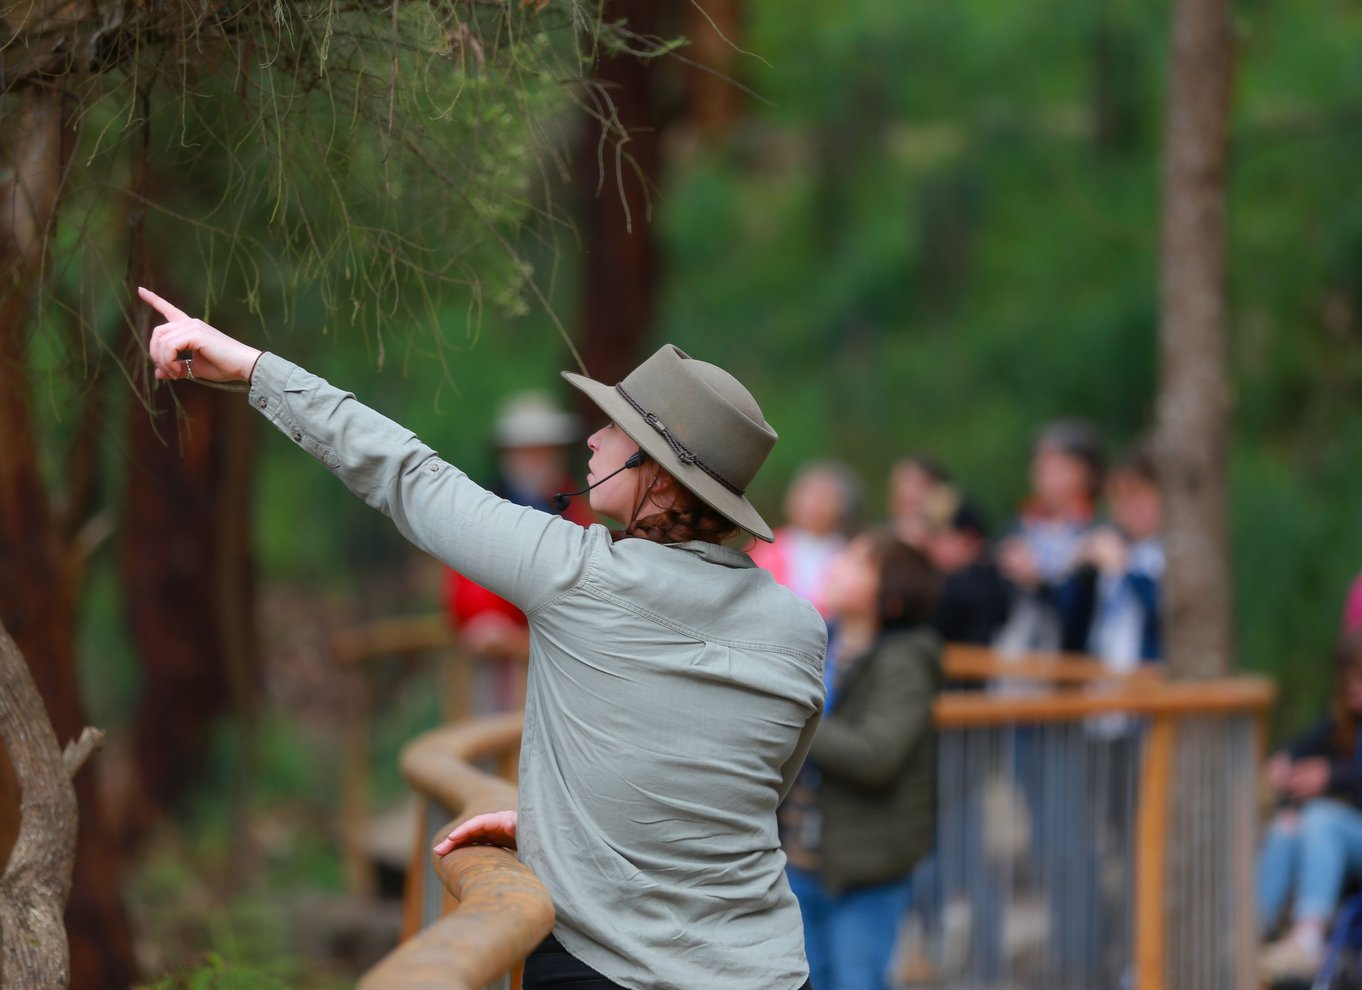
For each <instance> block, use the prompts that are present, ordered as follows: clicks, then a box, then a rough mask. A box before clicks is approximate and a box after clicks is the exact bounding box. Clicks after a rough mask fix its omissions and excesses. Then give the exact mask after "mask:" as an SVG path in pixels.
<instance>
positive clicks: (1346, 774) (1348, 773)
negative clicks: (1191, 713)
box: [1258, 630, 1362, 982]
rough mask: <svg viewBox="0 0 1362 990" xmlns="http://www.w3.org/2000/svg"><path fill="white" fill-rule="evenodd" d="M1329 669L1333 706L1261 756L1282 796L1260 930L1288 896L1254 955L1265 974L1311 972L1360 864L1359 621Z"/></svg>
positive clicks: (1264, 874)
mask: <svg viewBox="0 0 1362 990" xmlns="http://www.w3.org/2000/svg"><path fill="white" fill-rule="evenodd" d="M1335 678H1336V687H1335V691H1334V697H1333V701H1332V703H1331V705H1330V712H1329V716H1328V717H1327V718H1326V719H1325V720H1324V721H1323V722H1321V723H1319V724H1318V725H1317V726H1315V727H1314V728H1313V729H1312V730H1311V731H1310V732H1308V733H1306V734H1305V735H1304V736H1302V737H1301V738H1300V739H1298V740H1296V741H1295V742H1294V743H1292V744H1291V745H1289V746H1287V747H1285V748H1284V749H1282V750H1280V751H1278V752H1277V753H1275V754H1274V755H1273V756H1272V758H1271V759H1270V760H1268V763H1267V769H1266V773H1265V777H1266V779H1267V784H1268V786H1269V787H1270V788H1271V789H1272V791H1273V792H1274V793H1275V794H1276V795H1277V796H1278V799H1279V802H1280V804H1279V808H1278V811H1277V812H1276V814H1275V815H1274V816H1273V818H1272V821H1271V822H1270V823H1269V825H1268V829H1267V835H1266V838H1265V840H1264V844H1263V849H1262V852H1261V854H1260V856H1259V860H1258V920H1259V924H1260V926H1261V930H1262V933H1263V935H1264V937H1267V936H1269V935H1271V934H1272V933H1273V932H1274V930H1275V929H1276V927H1277V925H1278V923H1279V921H1280V920H1281V915H1282V913H1283V912H1284V910H1285V909H1286V907H1287V905H1288V902H1291V901H1292V900H1293V899H1294V903H1293V904H1292V906H1291V916H1290V925H1289V926H1288V928H1287V930H1286V932H1285V933H1284V934H1283V935H1282V936H1281V937H1280V938H1279V939H1277V940H1276V941H1275V942H1272V943H1271V944H1269V945H1268V946H1267V947H1266V948H1265V949H1264V951H1263V954H1262V956H1261V958H1260V960H1259V962H1260V966H1259V970H1260V975H1261V976H1262V977H1263V979H1265V980H1268V981H1271V982H1285V981H1287V980H1291V979H1303V980H1305V981H1307V982H1308V981H1309V980H1310V978H1311V977H1313V976H1314V974H1315V971H1316V970H1317V969H1319V967H1320V964H1321V963H1322V962H1323V959H1324V940H1325V934H1326V929H1327V927H1328V924H1329V921H1330V918H1331V917H1332V916H1333V914H1334V911H1335V910H1336V909H1337V907H1338V903H1339V899H1340V896H1341V894H1342V890H1343V884H1344V882H1345V880H1347V879H1348V878H1349V877H1350V876H1353V877H1356V876H1358V875H1359V874H1362V732H1359V728H1360V727H1362V726H1360V725H1359V723H1360V722H1362V630H1354V631H1352V632H1350V633H1345V634H1344V635H1343V637H1342V638H1341V639H1340V641H1339V645H1338V648H1337V652H1336V654H1335Z"/></svg>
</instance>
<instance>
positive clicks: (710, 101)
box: [683, 0, 744, 141]
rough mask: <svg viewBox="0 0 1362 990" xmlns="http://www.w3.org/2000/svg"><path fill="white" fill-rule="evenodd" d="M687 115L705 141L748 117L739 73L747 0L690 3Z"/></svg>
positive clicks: (687, 11) (686, 14)
mask: <svg viewBox="0 0 1362 990" xmlns="http://www.w3.org/2000/svg"><path fill="white" fill-rule="evenodd" d="M683 17H684V19H685V33H686V37H688V38H689V39H690V42H691V44H690V48H689V49H687V50H686V52H685V54H686V55H687V56H689V57H690V59H691V60H692V61H694V62H695V63H696V64H694V65H689V66H687V67H686V119H687V121H688V123H690V124H691V125H692V126H694V127H695V128H696V130H697V131H699V134H700V137H701V139H702V140H704V141H714V140H717V139H719V138H721V137H723V136H724V135H725V134H727V133H728V132H729V131H730V130H732V129H733V126H734V125H735V124H737V122H738V121H739V120H740V119H741V118H742V114H743V102H744V100H743V91H742V90H741V89H739V88H738V86H737V80H736V79H735V75H736V73H737V67H738V55H739V52H738V43H739V39H740V38H741V36H742V0H703V2H697V3H694V4H691V5H688V6H686V7H685V9H684V11H683Z"/></svg>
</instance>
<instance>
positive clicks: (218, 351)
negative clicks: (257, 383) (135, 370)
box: [137, 287, 260, 382]
mask: <svg viewBox="0 0 1362 990" xmlns="http://www.w3.org/2000/svg"><path fill="white" fill-rule="evenodd" d="M137 294H138V295H139V296H141V297H142V301H143V302H145V303H146V304H147V305H148V306H150V307H151V308H152V309H154V310H156V312H158V313H160V314H161V316H162V318H163V319H164V320H165V321H166V322H164V323H162V324H160V325H159V326H157V327H156V328H155V329H154V330H152V332H151V343H150V344H148V346H147V351H148V353H150V355H151V360H152V361H153V362H154V363H155V365H156V377H157V378H169V379H176V378H190V377H193V378H204V379H207V380H208V381H210V382H231V381H249V380H250V377H251V369H252V368H254V367H255V362H256V359H257V358H259V357H260V349H259V348H256V347H251V346H250V345H249V344H243V343H242V342H241V341H239V340H233V339H232V338H231V337H229V336H227V335H226V334H225V333H223V332H222V331H220V330H215V329H213V328H212V327H210V326H209V325H208V324H207V323H204V322H203V321H202V320H196V319H194V318H193V317H192V316H190V315H189V314H188V313H186V312H184V311H183V310H181V309H178V308H176V307H175V306H172V305H171V304H170V303H168V302H166V301H165V300H164V299H162V298H161V297H160V296H158V295H157V294H156V293H154V292H152V291H151V290H150V289H143V288H140V287H139V288H138V290H137ZM184 351H193V352H194V356H193V358H192V361H193V369H192V371H193V374H192V375H191V374H190V370H191V369H190V368H189V366H188V365H187V364H186V362H185V361H183V360H181V359H180V356H179V355H180V354H181V353H182V352H184Z"/></svg>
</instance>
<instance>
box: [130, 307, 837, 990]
mask: <svg viewBox="0 0 1362 990" xmlns="http://www.w3.org/2000/svg"><path fill="white" fill-rule="evenodd" d="M142 297H143V298H144V299H145V300H146V301H147V302H148V303H149V304H150V305H152V306H153V307H155V308H156V309H157V310H158V311H159V312H160V313H161V314H162V316H163V317H164V318H165V319H166V322H165V323H164V324H162V325H160V326H158V327H156V329H155V330H154V332H153V334H152V337H151V342H150V347H149V350H150V353H151V357H152V360H153V361H155V363H156V375H157V377H158V378H165V379H181V378H187V377H190V376H191V374H192V376H194V377H197V378H202V379H207V380H210V381H233V380H245V381H248V382H249V383H250V385H249V401H250V403H251V405H252V406H253V407H254V408H255V409H256V410H257V411H259V412H260V413H261V414H262V415H264V416H265V417H267V418H268V419H269V420H270V421H271V422H272V423H274V424H275V426H277V427H278V428H279V429H280V430H281V431H282V432H283V433H284V434H285V435H286V436H288V437H289V438H290V439H291V440H292V441H293V442H294V443H296V444H298V445H299V446H301V447H303V449H304V450H306V451H307V452H308V453H310V454H311V455H312V456H313V457H314V458H316V459H317V460H319V461H320V462H321V463H322V464H323V465H325V466H326V467H327V468H328V469H329V470H330V471H331V472H332V473H333V474H335V475H336V476H337V477H338V478H340V479H341V481H343V482H344V483H345V484H346V485H347V486H348V487H349V488H350V490H351V491H353V492H355V494H357V495H359V496H360V497H361V498H363V499H364V501H365V502H367V503H368V504H369V505H371V506H373V507H374V508H376V509H379V510H380V511H382V512H383V513H385V514H386V515H388V516H390V517H391V518H392V520H393V522H394V524H396V526H397V527H398V529H399V530H400V531H401V532H402V534H403V535H404V536H406V537H407V538H408V539H409V540H411V541H412V542H413V543H415V544H416V545H417V546H418V547H420V548H421V549H423V550H425V551H427V552H428V553H430V554H432V555H433V556H435V557H437V558H439V559H440V560H442V561H444V562H445V563H446V564H449V565H450V566H452V567H454V568H456V569H458V570H460V571H462V572H463V573H465V574H467V575H468V576H469V577H470V578H472V579H473V580H475V581H477V582H478V583H479V584H482V585H484V586H486V587H488V588H490V589H491V590H493V591H495V592H496V593H497V594H499V595H501V596H502V597H504V598H506V599H507V600H509V601H511V602H513V603H515V604H516V605H517V606H518V607H520V608H521V609H522V610H524V612H525V613H526V615H527V616H528V618H529V621H530V673H529V684H528V690H527V694H526V702H525V729H524V735H523V738H522V742H521V766H520V801H519V808H518V809H517V810H516V811H511V810H509V809H508V810H507V811H506V812H505V813H503V814H500V815H492V816H484V817H482V818H479V819H474V820H473V821H471V822H469V823H466V824H465V825H464V826H463V827H461V828H460V829H459V830H456V832H455V833H452V834H451V836H450V837H449V838H446V839H444V840H442V841H441V842H440V844H439V845H437V847H436V853H437V854H440V855H443V854H444V853H445V852H447V851H448V850H449V849H451V848H453V847H454V846H455V845H457V844H460V843H462V842H465V841H494V842H500V843H503V844H507V845H515V846H517V847H518V849H519V853H520V857H521V859H522V860H523V861H524V862H525V863H526V864H527V865H529V866H530V867H531V868H532V869H533V870H534V872H535V874H536V875H537V876H538V877H539V879H540V880H541V881H543V883H544V885H545V886H546V887H547V888H548V891H549V893H550V895H551V896H552V898H553V904H554V908H555V909H556V912H557V924H556V926H555V928H554V932H553V935H552V936H551V937H550V938H549V939H548V940H547V941H546V942H545V943H544V944H543V945H541V946H540V947H539V948H538V949H537V950H536V951H535V952H534V954H533V955H532V956H531V957H530V958H529V959H528V960H527V962H526V967H525V981H524V985H525V987H527V988H542V987H553V986H569V985H570V986H572V987H574V988H576V990H592V988H610V987H626V988H629V990H654V988H657V990H661V988H694V990H702V988H703V990H751V988H754V987H760V988H762V990H798V988H801V987H804V986H806V985H807V979H808V966H807V964H806V962H805V959H804V948H803V935H802V929H801V923H800V915H799V908H798V905H797V904H796V902H795V899H794V896H793V895H792V894H791V892H790V888H789V884H788V882H787V881H786V878H785V873H784V869H783V868H784V857H783V855H782V853H781V852H780V842H779V838H778V835H777V830H776V814H775V813H776V807H777V805H778V804H779V803H780V801H781V799H782V798H783V797H784V795H785V794H786V793H787V792H788V790H789V788H790V785H791V783H792V782H793V780H794V777H795V775H796V773H797V772H798V770H799V767H800V765H801V764H802V762H803V759H804V756H805V754H806V753H807V751H808V747H809V743H810V741H811V740H812V738H813V733H814V730H815V728H816V726H817V723H818V718H819V714H820V712H821V711H822V705H823V693H824V689H823V677H822V665H823V654H824V651H825V648H826V640H827V637H826V628H825V626H824V623H823V621H822V619H821V618H820V617H819V615H818V613H817V612H816V611H815V610H814V608H813V607H812V606H811V605H809V604H808V603H807V602H804V601H802V600H801V599H799V598H797V597H796V596H795V595H794V594H793V593H792V592H790V591H788V590H787V589H785V588H783V587H781V586H780V585H777V584H776V583H775V581H773V580H772V579H771V576H770V575H769V574H767V573H766V572H765V571H762V570H759V569H757V568H755V567H754V566H753V564H752V561H751V559H750V558H749V557H748V556H747V555H746V554H745V553H743V552H742V551H741V550H737V549H734V548H732V547H728V546H725V545H724V544H723V541H724V540H726V539H727V538H729V537H730V536H733V535H736V534H737V533H738V532H739V531H746V532H747V533H750V534H752V535H753V536H756V537H759V538H761V539H767V540H769V539H770V537H771V531H770V528H769V527H768V526H767V525H766V523H765V522H764V521H763V520H762V518H761V516H760V514H759V513H758V512H757V511H756V509H755V508H753V506H752V505H751V503H750V502H749V501H748V499H747V496H746V494H745V492H746V490H747V487H748V485H749V484H750V482H751V481H752V478H753V476H754V475H755V474H756V472H757V469H758V468H759V467H760V466H761V463H762V461H763V460H764V459H765V458H766V455H767V453H768V452H769V451H770V449H771V446H772V445H773V444H774V443H775V440H776V434H775V432H774V431H773V430H772V429H771V428H770V426H769V425H767V423H766V421H765V419H764V418H763V417H762V414H761V410H760V408H759V407H758V406H757V403H756V402H755V400H753V398H752V396H751V395H750V394H749V393H748V391H747V389H745V388H743V386H742V385H741V384H740V383H739V382H738V381H737V380H736V379H735V378H733V376H731V375H729V374H728V373H726V372H724V371H723V370H721V369H719V368H717V367H715V366H714V365H711V364H706V363H705V362H702V361H695V360H692V359H691V358H689V357H688V356H687V355H686V354H685V353H683V352H682V351H680V350H678V349H677V348H675V347H664V348H662V349H661V350H659V351H658V352H657V353H656V354H654V355H653V356H652V357H650V358H649V359H648V360H646V361H645V362H643V364H641V365H640V366H639V367H638V368H636V369H635V370H634V371H633V372H631V373H630V374H629V375H628V376H627V377H626V378H625V379H624V381H622V382H620V383H619V384H618V385H615V386H607V385H603V384H601V383H599V382H595V381H592V380H591V379H589V378H585V377H582V376H578V375H568V376H567V377H568V380H569V381H570V382H571V383H572V384H573V385H574V386H575V387H577V388H579V389H581V390H582V391H583V392H584V393H586V394H587V395H588V396H590V397H591V399H592V400H593V401H594V402H595V403H596V404H597V405H598V406H599V407H600V408H601V410H602V411H603V412H604V413H605V414H606V416H608V417H609V419H610V424H609V425H607V426H606V427H604V428H603V429H601V430H598V431H597V432H596V433H594V434H592V435H591V437H590V438H589V439H588V441H587V444H588V446H589V447H590V449H591V459H590V474H589V476H588V478H587V480H588V483H590V484H592V485H593V486H594V487H592V489H591V492H590V497H591V505H592V508H594V509H595V510H596V511H597V512H599V513H601V514H603V515H606V516H610V517H611V518H614V519H617V520H619V521H620V522H621V523H623V527H622V529H620V530H618V531H616V532H613V533H612V532H611V531H609V530H607V529H606V528H605V527H604V526H600V525H597V526H592V527H590V528H588V529H583V528H581V527H580V526H576V525H573V524H572V523H570V522H567V521H565V520H563V519H561V518H559V517H557V516H554V515H551V514H549V513H545V512H540V511H537V510H534V509H530V508H526V507H524V506H516V505H513V504H511V503H509V502H506V501H504V500H501V499H499V498H497V497H496V496H495V495H493V494H491V493H490V492H487V491H486V490H484V489H482V488H480V487H479V486H477V485H476V484H474V483H473V482H472V481H471V480H469V478H468V477H467V476H466V475H465V474H464V473H463V472H462V471H460V470H458V469H457V468H455V467H454V466H453V465H451V464H449V463H448V462H447V461H444V460H442V459H441V458H440V457H439V456H438V455H437V454H436V452H435V451H434V450H433V449H431V448H430V447H428V446H426V445H425V444H423V443H422V442H421V441H420V440H418V439H417V438H416V437H414V436H413V435H412V434H411V432H410V431H408V430H405V429H403V428H402V427H401V426H399V425H398V424H397V423H394V422H392V421H391V420H388V419H386V418H384V417H383V416H381V415H380V414H378V413H376V412H374V411H373V410H371V409H368V408H367V407H365V406H364V405H362V404H361V403H359V402H357V401H356V400H355V398H354V396H353V395H351V394H349V393H347V392H344V391H342V390H340V389H337V388H334V387H333V386H331V385H329V384H327V383H326V382H325V381H323V380H322V379H320V378H317V377H316V376H314V375H311V374H308V373H307V372H306V371H304V370H303V369H301V368H299V367H297V366H296V365H293V364H291V363H289V362H288V361H286V360H284V359H283V358H280V357H278V356H276V355H273V354H262V353H261V352H260V351H258V350H257V349H255V348H253V347H250V346H248V345H246V344H243V343H241V342H239V341H236V340H233V339H231V338H230V337H227V336H226V335H224V334H222V333H220V332H218V331H217V330H214V329H213V328H212V327H210V326H208V325H206V324H204V323H203V322H201V321H199V320H195V319H192V318H191V317H189V316H188V315H186V314H185V313H183V312H181V311H180V310H178V309H176V308H175V307H174V306H172V305H171V304H169V303H167V302H165V301H164V300H162V299H160V298H159V297H157V296H155V295H154V294H152V293H150V292H148V291H146V290H142ZM187 352H192V357H191V358H190V360H191V361H192V366H191V365H189V364H188V363H187V362H186V361H184V360H181V355H183V354H186V353H187Z"/></svg>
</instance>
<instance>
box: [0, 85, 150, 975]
mask: <svg viewBox="0 0 1362 990" xmlns="http://www.w3.org/2000/svg"><path fill="white" fill-rule="evenodd" d="M12 102H13V105H14V107H15V110H14V111H13V112H12V113H11V114H10V115H9V116H8V117H7V119H6V121H5V128H4V130H3V132H2V133H0V166H3V173H4V178H3V180H0V436H3V437H4V442H3V443H0V622H3V623H4V624H5V625H6V626H7V627H8V628H9V629H10V632H11V634H12V635H13V637H14V640H15V642H16V643H17V644H18V648H19V650H20V651H21V652H22V653H23V655H24V656H25V657H26V658H27V661H28V665H29V668H30V669H31V671H32V673H33V679H34V681H35V683H36V684H37V686H38V690H39V693H40V694H41V695H42V698H43V701H44V703H45V704H46V706H47V712H48V717H49V718H50V719H51V722H52V726H53V728H54V729H55V731H56V734H57V739H58V741H59V742H63V743H64V742H67V741H69V740H72V739H75V738H76V736H77V734H78V733H79V732H80V730H81V728H82V727H83V726H84V724H85V718H84V714H83V712H82V711H81V705H80V697H79V693H78V691H77V686H76V675H75V643H74V630H75V626H76V610H75V594H74V588H73V587H72V582H71V575H70V574H69V573H67V568H66V566H65V564H66V560H67V557H66V553H65V548H64V547H63V546H62V545H61V541H60V540H59V539H58V534H57V528H58V527H57V525H56V520H55V519H54V518H53V513H52V509H51V505H50V503H49V500H48V496H47V491H46V488H45V486H44V483H43V478H42V474H41V469H40V466H39V458H38V447H37V440H36V437H35V434H34V424H33V419H32V415H31V411H30V407H29V394H30V390H29V381H28V335H29V332H30V327H29V311H30V298H31V293H32V290H33V287H34V285H35V284H36V283H37V280H38V277H39V273H40V272H41V270H42V265H43V261H44V259H45V257H46V254H47V246H48V240H49V237H50V233H51V230H52V224H53V221H54V218H55V216H56V212H57V205H58V202H59V200H60V195H61V190H62V181H63V175H64V170H65V165H66V160H67V157H68V156H69V154H70V149H71V140H70V135H69V133H68V131H67V129H66V127H65V125H64V121H63V105H62V102H63V98H62V94H61V92H60V91H59V90H57V89H55V88H52V89H46V88H33V89H29V90H25V91H24V92H23V93H22V94H21V95H19V96H17V97H15V98H14V100H13V101H12ZM14 783H15V781H14V776H13V774H12V773H6V774H3V775H0V784H4V785H5V786H7V787H8V788H9V790H8V791H7V792H6V793H0V823H3V824H0V839H3V838H4V837H6V836H8V837H10V840H11V841H12V837H13V835H14V834H15V824H16V822H17V808H18V795H17V794H16V793H15V792H14V790H13V787H14ZM76 794H77V798H78V800H79V803H80V830H79V837H78V839H77V846H76V864H75V879H74V887H73V891H72V896H71V900H70V903H69V905H68V908H67V927H68V932H69V935H70V946H71V983H72V986H74V987H78V988H83V987H110V988H113V987H118V988H120V990H121V988H123V987H126V986H128V985H129V984H130V983H132V982H133V981H134V979H135V976H136V971H135V967H134V964H133V955H132V933H131V929H130V928H129V925H128V921H127V917H126V915H125V913H124V911H123V907H122V904H121V902H120V900H119V884H118V881H119V868H118V857H117V856H116V855H114V854H113V853H112V852H111V850H110V849H109V848H108V845H109V844H108V843H107V842H106V841H105V836H104V830H103V827H102V816H101V815H100V811H99V807H98V789H97V787H96V780H95V776H94V773H93V772H90V773H85V774H82V775H81V777H80V779H79V781H78V782H77V785H76Z"/></svg>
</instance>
